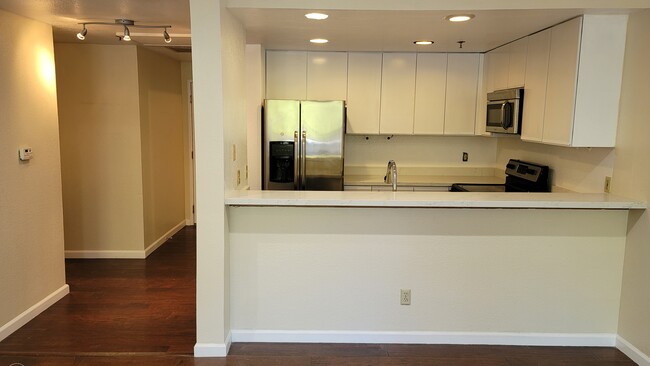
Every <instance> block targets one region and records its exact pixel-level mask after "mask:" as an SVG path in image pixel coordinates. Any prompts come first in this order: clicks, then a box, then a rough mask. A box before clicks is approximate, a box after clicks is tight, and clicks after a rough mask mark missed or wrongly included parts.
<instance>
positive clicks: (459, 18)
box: [445, 14, 475, 22]
mask: <svg viewBox="0 0 650 366" xmlns="http://www.w3.org/2000/svg"><path fill="white" fill-rule="evenodd" d="M474 16H475V15H474V14H456V15H448V16H446V17H445V19H447V20H448V21H450V22H466V21H468V20H470V19H473V18H474Z"/></svg>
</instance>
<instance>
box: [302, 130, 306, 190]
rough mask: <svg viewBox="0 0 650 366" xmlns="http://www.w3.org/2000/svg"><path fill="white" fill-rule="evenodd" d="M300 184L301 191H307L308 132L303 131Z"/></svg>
mask: <svg viewBox="0 0 650 366" xmlns="http://www.w3.org/2000/svg"><path fill="white" fill-rule="evenodd" d="M300 160H301V161H300V178H301V179H300V184H301V188H300V189H301V190H305V189H307V170H306V168H307V131H302V146H301V147H300Z"/></svg>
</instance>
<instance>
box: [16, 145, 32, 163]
mask: <svg viewBox="0 0 650 366" xmlns="http://www.w3.org/2000/svg"><path fill="white" fill-rule="evenodd" d="M31 158H32V148H31V147H21V148H19V149H18V159H20V161H28V160H29V159H31Z"/></svg>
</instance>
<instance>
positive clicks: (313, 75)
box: [307, 52, 348, 100]
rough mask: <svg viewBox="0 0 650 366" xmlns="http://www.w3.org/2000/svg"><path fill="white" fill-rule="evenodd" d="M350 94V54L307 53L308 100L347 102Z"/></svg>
mask: <svg viewBox="0 0 650 366" xmlns="http://www.w3.org/2000/svg"><path fill="white" fill-rule="evenodd" d="M347 94H348V54H347V53H346V52H308V53H307V99H308V100H346V99H347Z"/></svg>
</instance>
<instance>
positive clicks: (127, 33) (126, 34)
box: [122, 25, 131, 42]
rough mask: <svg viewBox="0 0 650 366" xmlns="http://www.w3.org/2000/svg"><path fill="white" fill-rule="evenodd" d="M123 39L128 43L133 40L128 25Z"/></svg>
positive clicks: (125, 27)
mask: <svg viewBox="0 0 650 366" xmlns="http://www.w3.org/2000/svg"><path fill="white" fill-rule="evenodd" d="M122 39H123V40H125V41H127V42H128V41H130V40H131V32H129V27H127V26H126V25H125V26H124V37H122Z"/></svg>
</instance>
